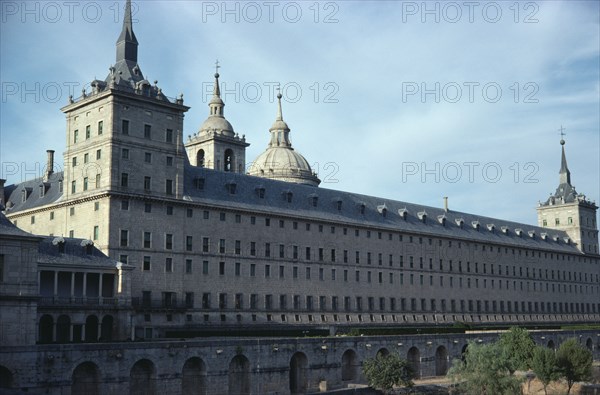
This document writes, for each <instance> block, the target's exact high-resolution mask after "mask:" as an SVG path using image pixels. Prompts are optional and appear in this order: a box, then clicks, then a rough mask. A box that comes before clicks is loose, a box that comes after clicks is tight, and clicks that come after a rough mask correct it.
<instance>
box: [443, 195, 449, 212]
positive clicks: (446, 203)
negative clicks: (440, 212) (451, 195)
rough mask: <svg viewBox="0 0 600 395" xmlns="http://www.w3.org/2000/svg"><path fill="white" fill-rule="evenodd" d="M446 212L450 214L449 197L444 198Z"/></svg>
mask: <svg viewBox="0 0 600 395" xmlns="http://www.w3.org/2000/svg"><path fill="white" fill-rule="evenodd" d="M444 211H445V212H448V196H444Z"/></svg>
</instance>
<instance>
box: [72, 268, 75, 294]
mask: <svg viewBox="0 0 600 395" xmlns="http://www.w3.org/2000/svg"><path fill="white" fill-rule="evenodd" d="M74 296H75V272H71V298H73V297H74Z"/></svg>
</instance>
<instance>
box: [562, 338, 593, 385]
mask: <svg viewBox="0 0 600 395" xmlns="http://www.w3.org/2000/svg"><path fill="white" fill-rule="evenodd" d="M556 365H557V367H558V370H559V371H560V374H561V376H562V377H564V378H565V380H567V386H568V390H567V395H569V393H570V392H571V387H573V384H575V382H577V381H585V380H590V379H591V378H592V353H591V352H590V351H589V350H588V349H586V348H584V347H583V346H581V345H580V344H579V342H578V341H577V339H569V340H567V341H566V342H564V343H563V344H561V345H560V347H559V348H558V351H557V352H556Z"/></svg>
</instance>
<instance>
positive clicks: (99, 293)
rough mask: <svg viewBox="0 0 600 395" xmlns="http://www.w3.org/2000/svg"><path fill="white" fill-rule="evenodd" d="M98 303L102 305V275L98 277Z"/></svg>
mask: <svg viewBox="0 0 600 395" xmlns="http://www.w3.org/2000/svg"><path fill="white" fill-rule="evenodd" d="M98 301H99V303H100V304H102V273H100V275H99V276H98Z"/></svg>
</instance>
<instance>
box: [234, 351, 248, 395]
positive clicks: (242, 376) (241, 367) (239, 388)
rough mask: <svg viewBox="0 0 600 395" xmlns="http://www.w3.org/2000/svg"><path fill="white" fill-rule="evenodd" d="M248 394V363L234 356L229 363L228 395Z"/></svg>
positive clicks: (242, 358) (243, 357) (238, 356)
mask: <svg viewBox="0 0 600 395" xmlns="http://www.w3.org/2000/svg"><path fill="white" fill-rule="evenodd" d="M249 394H250V361H248V358H246V357H245V356H243V355H236V356H235V357H233V359H232V360H231V362H230V363H229V395H249Z"/></svg>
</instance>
